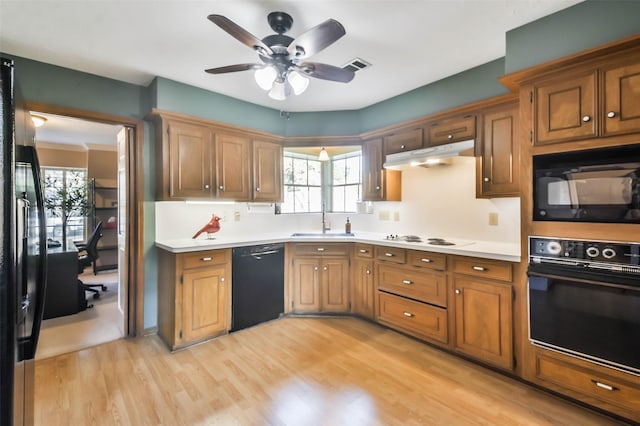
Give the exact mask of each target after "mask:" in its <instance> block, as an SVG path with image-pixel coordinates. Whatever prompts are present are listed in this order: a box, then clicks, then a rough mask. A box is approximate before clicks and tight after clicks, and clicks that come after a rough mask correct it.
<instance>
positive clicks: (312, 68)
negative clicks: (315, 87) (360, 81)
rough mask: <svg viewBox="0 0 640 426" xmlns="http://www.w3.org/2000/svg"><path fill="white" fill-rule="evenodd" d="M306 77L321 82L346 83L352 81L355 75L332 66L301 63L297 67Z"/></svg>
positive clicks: (317, 63)
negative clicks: (320, 80)
mask: <svg viewBox="0 0 640 426" xmlns="http://www.w3.org/2000/svg"><path fill="white" fill-rule="evenodd" d="M298 68H299V69H301V70H302V71H303V72H304V73H305V74H306V75H308V76H310V77H315V78H319V79H322V80H331V81H339V82H341V83H348V82H350V81H351V80H353V77H355V73H354V72H353V71H349V70H345V69H343V68H340V67H334V66H333V65H328V64H321V63H319V62H303V63H302V64H300V65H299V66H298Z"/></svg>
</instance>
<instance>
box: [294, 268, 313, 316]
mask: <svg viewBox="0 0 640 426" xmlns="http://www.w3.org/2000/svg"><path fill="white" fill-rule="evenodd" d="M292 293H293V294H292V309H293V311H294V312H299V313H300V312H319V311H320V260H319V259H317V258H295V259H293V292H292Z"/></svg>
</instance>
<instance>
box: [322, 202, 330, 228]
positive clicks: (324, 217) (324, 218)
mask: <svg viewBox="0 0 640 426" xmlns="http://www.w3.org/2000/svg"><path fill="white" fill-rule="evenodd" d="M329 230H331V223H329V221H328V220H327V218H326V209H325V205H324V203H322V233H323V234H325V233H326V232H327V231H329Z"/></svg>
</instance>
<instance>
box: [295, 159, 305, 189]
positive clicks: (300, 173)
mask: <svg viewBox="0 0 640 426" xmlns="http://www.w3.org/2000/svg"><path fill="white" fill-rule="evenodd" d="M293 183H295V184H296V185H307V160H304V159H300V158H294V159H293Z"/></svg>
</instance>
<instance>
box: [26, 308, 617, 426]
mask: <svg viewBox="0 0 640 426" xmlns="http://www.w3.org/2000/svg"><path fill="white" fill-rule="evenodd" d="M92 424H96V425H116V424H119V425H302V426H310V425H467V424H484V425H583V426H587V425H610V424H619V423H616V422H614V421H612V420H611V419H609V418H607V417H604V416H601V415H599V414H597V413H595V412H592V411H590V410H586V409H584V408H581V407H578V406H576V405H573V404H570V403H568V402H566V401H564V400H561V399H558V398H556V397H553V396H550V395H547V394H545V393H543V392H540V391H538V390H535V389H533V388H531V387H529V386H527V385H525V384H523V383H520V382H517V381H514V380H511V379H509V378H506V377H504V376H502V375H500V374H497V373H495V372H492V371H490V370H487V369H484V368H482V367H480V366H477V365H475V364H473V363H470V362H467V361H465V360H462V359H459V358H457V357H455V356H452V355H449V354H447V353H444V352H442V351H439V350H437V349H434V348H431V347H429V346H427V345H424V344H422V343H420V342H419V341H417V340H414V339H411V338H409V337H406V336H403V335H400V334H398V333H395V332H393V331H390V330H387V329H384V328H382V327H379V326H377V325H375V324H371V323H368V322H365V321H361V320H358V319H355V318H284V319H279V320H275V321H271V322H269V323H265V324H262V325H259V326H256V327H253V328H250V329H246V330H243V331H240V332H236V333H233V334H231V335H228V336H223V337H220V338H217V339H215V340H211V341H209V342H205V343H203V344H200V345H197V346H194V347H191V348H189V349H186V350H183V351H180V352H176V353H173V354H171V353H169V351H168V350H167V349H166V347H165V346H164V344H163V343H162V342H161V341H160V339H159V338H158V337H157V336H148V337H142V338H137V339H130V340H117V341H114V342H110V343H106V344H103V345H99V346H95V347H92V348H88V349H84V350H82V351H79V352H75V353H70V354H66V355H61V356H58V357H54V358H49V359H44V360H38V361H36V425H47V426H50V425H92Z"/></svg>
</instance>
